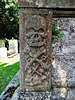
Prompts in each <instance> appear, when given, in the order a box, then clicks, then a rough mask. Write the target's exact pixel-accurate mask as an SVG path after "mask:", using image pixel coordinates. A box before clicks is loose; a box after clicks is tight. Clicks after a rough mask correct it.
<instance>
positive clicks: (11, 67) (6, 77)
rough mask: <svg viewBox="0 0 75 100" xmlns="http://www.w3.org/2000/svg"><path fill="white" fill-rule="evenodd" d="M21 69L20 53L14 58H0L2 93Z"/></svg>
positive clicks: (0, 88) (0, 91) (0, 85)
mask: <svg viewBox="0 0 75 100" xmlns="http://www.w3.org/2000/svg"><path fill="white" fill-rule="evenodd" d="M18 70H19V54H18V55H16V56H14V57H12V58H6V59H5V58H0V94H1V93H2V92H3V90H4V89H5V88H6V86H7V85H8V84H9V82H10V81H11V80H12V78H13V77H14V76H15V74H16V73H17V72H18Z"/></svg>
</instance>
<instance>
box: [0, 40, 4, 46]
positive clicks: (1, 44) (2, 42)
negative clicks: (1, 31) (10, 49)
mask: <svg viewBox="0 0 75 100" xmlns="http://www.w3.org/2000/svg"><path fill="white" fill-rule="evenodd" d="M2 47H5V41H4V40H0V48H2Z"/></svg>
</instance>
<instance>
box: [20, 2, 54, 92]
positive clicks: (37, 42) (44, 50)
mask: <svg viewBox="0 0 75 100" xmlns="http://www.w3.org/2000/svg"><path fill="white" fill-rule="evenodd" d="M19 2H20V3H22V2H23V1H22V0H21V1H19ZM24 8H25V7H24ZM24 8H20V70H21V75H20V76H21V77H20V89H21V90H27V91H47V90H50V88H51V69H50V68H51V35H52V12H51V11H48V10H46V9H24Z"/></svg>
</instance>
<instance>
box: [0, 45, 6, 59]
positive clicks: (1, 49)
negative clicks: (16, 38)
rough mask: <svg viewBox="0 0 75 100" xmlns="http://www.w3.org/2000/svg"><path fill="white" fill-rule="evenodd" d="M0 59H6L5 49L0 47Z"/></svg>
mask: <svg viewBox="0 0 75 100" xmlns="http://www.w3.org/2000/svg"><path fill="white" fill-rule="evenodd" d="M0 57H1V58H2V57H3V58H6V57H7V48H5V47H2V48H0Z"/></svg>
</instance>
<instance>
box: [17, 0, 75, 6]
mask: <svg viewBox="0 0 75 100" xmlns="http://www.w3.org/2000/svg"><path fill="white" fill-rule="evenodd" d="M18 1H19V6H20V7H37V8H40V7H41V8H44V7H45V8H75V1H74V0H18Z"/></svg>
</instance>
